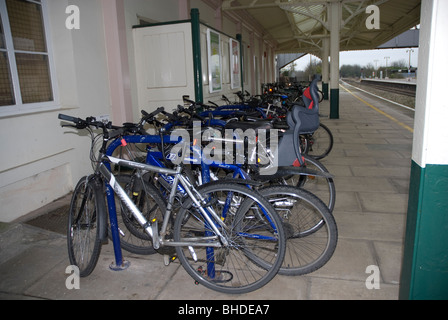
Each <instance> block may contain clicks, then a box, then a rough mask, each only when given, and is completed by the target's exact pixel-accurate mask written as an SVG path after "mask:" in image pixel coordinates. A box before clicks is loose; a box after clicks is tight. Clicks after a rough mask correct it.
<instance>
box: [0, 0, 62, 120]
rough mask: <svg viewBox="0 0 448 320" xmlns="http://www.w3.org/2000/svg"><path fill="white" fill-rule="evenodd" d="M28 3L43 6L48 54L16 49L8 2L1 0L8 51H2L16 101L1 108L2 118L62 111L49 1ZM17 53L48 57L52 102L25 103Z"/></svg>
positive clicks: (42, 0) (28, 0) (0, 5)
mask: <svg viewBox="0 0 448 320" xmlns="http://www.w3.org/2000/svg"><path fill="white" fill-rule="evenodd" d="M26 1H27V2H30V3H34V4H38V5H41V11H42V22H43V29H44V32H45V41H46V47H47V52H32V51H31V52H30V51H24V50H15V49H14V43H13V37H12V32H11V27H10V22H9V16H8V11H7V7H6V0H0V15H1V22H2V24H3V25H2V27H3V32H4V38H5V45H6V49H2V50H1V51H2V52H6V53H7V57H8V62H9V70H10V74H11V81H12V87H13V90H14V95H13V97H14V100H15V104H14V105H9V106H0V118H2V117H10V116H15V115H25V114H29V113H36V112H45V111H51V110H57V109H60V104H59V91H58V87H57V81H56V79H57V78H56V70H55V64H54V57H53V46H52V40H51V28H50V20H49V17H48V6H47V0H41V1H40V2H39V1H33V0H26ZM16 53H25V54H38V55H46V56H47V57H48V67H49V76H50V82H51V89H52V95H53V100H52V101H44V102H36V103H23V101H22V92H21V89H20V82H19V74H18V69H17V63H16V57H15V54H16Z"/></svg>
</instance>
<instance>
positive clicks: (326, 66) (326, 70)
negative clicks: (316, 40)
mask: <svg viewBox="0 0 448 320" xmlns="http://www.w3.org/2000/svg"><path fill="white" fill-rule="evenodd" d="M322 42H323V47H322V92H323V93H324V100H328V98H329V95H328V93H329V92H328V84H329V81H330V63H329V62H328V57H329V56H330V38H324V39H323V40H322Z"/></svg>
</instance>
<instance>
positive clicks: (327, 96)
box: [322, 82, 330, 100]
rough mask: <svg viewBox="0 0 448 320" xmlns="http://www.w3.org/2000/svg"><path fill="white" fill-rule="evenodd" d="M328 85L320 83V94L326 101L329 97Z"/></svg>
mask: <svg viewBox="0 0 448 320" xmlns="http://www.w3.org/2000/svg"><path fill="white" fill-rule="evenodd" d="M328 88H329V85H328V83H325V82H322V93H323V94H324V100H328V99H329V98H330V95H329V94H328Z"/></svg>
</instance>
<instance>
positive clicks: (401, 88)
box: [361, 80, 416, 98]
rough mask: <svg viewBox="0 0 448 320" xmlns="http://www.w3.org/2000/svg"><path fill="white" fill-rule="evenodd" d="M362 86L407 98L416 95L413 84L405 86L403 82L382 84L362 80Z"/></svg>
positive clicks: (380, 82)
mask: <svg viewBox="0 0 448 320" xmlns="http://www.w3.org/2000/svg"><path fill="white" fill-rule="evenodd" d="M361 84H362V85H365V86H368V87H371V88H374V89H378V90H384V91H388V92H393V93H395V94H400V95H404V96H408V97H414V98H415V94H416V86H415V85H413V84H406V83H403V82H396V83H394V82H382V81H369V80H362V81H361Z"/></svg>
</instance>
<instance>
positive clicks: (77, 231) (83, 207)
mask: <svg viewBox="0 0 448 320" xmlns="http://www.w3.org/2000/svg"><path fill="white" fill-rule="evenodd" d="M103 196H104V194H103V192H102V188H101V187H100V186H97V185H96V184H95V183H94V182H93V181H92V180H91V179H90V177H83V178H81V179H80V180H79V182H78V183H77V185H76V187H75V190H74V192H73V196H72V199H71V202H70V210H69V215H68V228H67V246H68V256H69V260H70V264H71V265H74V266H77V267H78V268H79V271H80V274H79V275H80V277H87V276H88V275H90V274H91V273H92V271H93V270H94V269H95V266H96V264H97V262H98V258H99V256H100V253H101V246H102V240H101V237H100V234H101V232H102V231H101V230H102V228H105V227H106V226H103V225H101V221H102V219H101V218H100V215H105V214H106V211H105V210H106V208H105V207H102V206H101V205H100V203H101V202H100V201H99V197H103Z"/></svg>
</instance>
